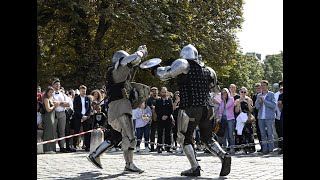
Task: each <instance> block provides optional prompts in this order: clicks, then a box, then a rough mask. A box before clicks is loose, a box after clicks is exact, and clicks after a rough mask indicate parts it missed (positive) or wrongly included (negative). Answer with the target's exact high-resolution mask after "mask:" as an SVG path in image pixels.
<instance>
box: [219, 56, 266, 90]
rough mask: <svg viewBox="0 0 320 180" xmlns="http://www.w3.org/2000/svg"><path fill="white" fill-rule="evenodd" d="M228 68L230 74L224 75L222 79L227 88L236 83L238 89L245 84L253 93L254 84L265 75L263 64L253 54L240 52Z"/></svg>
mask: <svg viewBox="0 0 320 180" xmlns="http://www.w3.org/2000/svg"><path fill="white" fill-rule="evenodd" d="M226 68H227V69H229V71H228V76H224V78H225V79H221V82H222V84H223V87H227V88H228V87H229V85H230V84H236V86H237V87H238V88H237V89H239V88H240V87H242V86H244V87H246V88H247V89H248V90H249V92H250V93H252V92H253V90H254V89H253V88H254V84H255V83H257V82H260V81H261V80H262V77H263V64H262V63H261V62H260V61H258V60H257V59H256V58H255V56H252V55H243V54H240V53H238V54H237V56H236V58H235V59H234V60H232V63H231V64H230V65H229V66H228V67H226ZM225 74H226V73H225ZM222 78H223V77H222Z"/></svg>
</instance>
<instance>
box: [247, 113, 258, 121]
mask: <svg viewBox="0 0 320 180" xmlns="http://www.w3.org/2000/svg"><path fill="white" fill-rule="evenodd" d="M255 121H256V118H255V117H254V115H252V114H251V113H248V120H247V121H246V123H250V124H251V123H253V122H255Z"/></svg>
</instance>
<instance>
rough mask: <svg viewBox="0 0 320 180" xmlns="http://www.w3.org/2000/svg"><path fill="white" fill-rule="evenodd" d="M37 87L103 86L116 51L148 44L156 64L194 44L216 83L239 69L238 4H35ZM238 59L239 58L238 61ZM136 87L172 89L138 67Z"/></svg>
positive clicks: (76, 0)
mask: <svg viewBox="0 0 320 180" xmlns="http://www.w3.org/2000/svg"><path fill="white" fill-rule="evenodd" d="M37 6H38V8H37V22H38V48H37V51H38V52H37V53H38V57H37V62H38V70H37V73H38V82H39V83H40V84H41V85H43V86H46V85H49V84H50V83H51V80H52V78H53V77H59V78H60V79H61V80H62V85H63V86H65V87H66V88H68V87H71V88H76V87H78V86H79V85H80V84H85V85H87V86H88V87H89V89H94V88H101V87H102V86H103V85H104V83H105V78H104V75H105V73H106V67H107V66H108V65H110V64H111V58H112V56H113V54H114V53H115V52H116V51H117V50H120V49H123V50H125V51H127V52H129V54H130V53H133V52H135V51H136V49H137V47H138V46H139V45H142V44H146V45H147V47H148V52H149V55H148V57H147V59H149V58H153V57H160V58H161V59H162V60H163V63H162V65H167V64H168V63H170V62H171V61H172V60H174V59H177V58H179V52H180V50H181V48H182V47H183V46H184V45H187V44H189V43H192V44H194V45H195V46H196V47H197V49H198V50H199V52H200V54H202V56H203V59H204V60H205V63H206V64H207V65H209V66H211V67H212V68H213V69H215V70H216V72H217V74H218V78H220V80H222V79H225V78H229V77H232V76H231V74H230V72H229V71H230V70H232V68H234V67H235V65H236V64H237V63H238V62H236V59H237V58H238V56H239V55H237V52H236V51H237V47H238V45H237V42H236V36H235V34H236V30H238V29H240V28H241V24H242V22H243V18H242V6H243V0H228V1H225V0H208V1H201V0H200V1H193V0H188V1H187V0H162V1H159V0H150V1H144V0H131V1H116V0H96V1H89V0H70V1H63V0H50V1H46V0H37ZM240 59H241V58H240ZM135 81H137V82H141V83H145V84H148V85H152V86H158V87H160V86H163V85H165V86H168V87H169V89H170V87H172V88H174V86H175V85H174V84H172V82H173V81H168V82H160V81H159V80H157V79H155V78H154V77H152V76H151V75H150V72H148V71H146V70H141V69H139V70H138V71H137V74H136V76H135Z"/></svg>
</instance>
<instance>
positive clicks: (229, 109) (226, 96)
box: [219, 88, 235, 154]
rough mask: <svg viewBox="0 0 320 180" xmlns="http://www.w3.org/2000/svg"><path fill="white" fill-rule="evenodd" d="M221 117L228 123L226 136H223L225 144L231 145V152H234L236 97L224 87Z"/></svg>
mask: <svg viewBox="0 0 320 180" xmlns="http://www.w3.org/2000/svg"><path fill="white" fill-rule="evenodd" d="M219 119H221V123H226V126H225V131H224V137H223V145H224V146H227V140H228V145H229V146H231V147H230V153H231V154H233V153H234V148H233V147H232V146H233V145H234V136H233V134H234V129H235V118H234V99H233V97H232V96H231V95H230V92H229V90H228V89H227V88H223V89H222V91H221V102H220V106H219Z"/></svg>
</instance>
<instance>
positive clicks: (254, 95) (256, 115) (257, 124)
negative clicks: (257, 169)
mask: <svg viewBox="0 0 320 180" xmlns="http://www.w3.org/2000/svg"><path fill="white" fill-rule="evenodd" d="M254 90H255V93H254V94H253V95H252V97H251V99H252V102H253V115H254V118H255V119H258V109H257V108H255V107H256V100H257V96H258V94H259V93H260V92H261V84H260V83H256V84H255V85H254ZM256 133H257V136H258V139H259V142H261V133H260V128H259V122H258V121H256ZM261 151H262V148H261V149H260V150H259V151H258V152H261Z"/></svg>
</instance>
